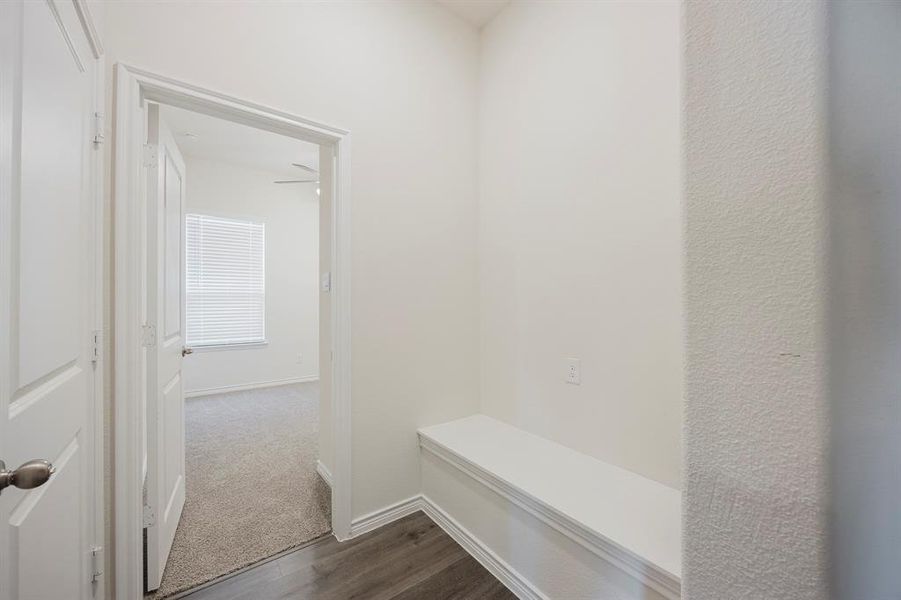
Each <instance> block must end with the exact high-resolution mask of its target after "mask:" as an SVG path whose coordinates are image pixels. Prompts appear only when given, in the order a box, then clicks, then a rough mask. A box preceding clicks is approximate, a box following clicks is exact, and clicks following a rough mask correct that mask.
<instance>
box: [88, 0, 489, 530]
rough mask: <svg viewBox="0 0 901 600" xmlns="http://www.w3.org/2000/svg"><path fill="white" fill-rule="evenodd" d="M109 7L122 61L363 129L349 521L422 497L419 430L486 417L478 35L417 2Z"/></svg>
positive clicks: (356, 176)
mask: <svg viewBox="0 0 901 600" xmlns="http://www.w3.org/2000/svg"><path fill="white" fill-rule="evenodd" d="M103 10H104V11H105V13H106V14H105V15H104V29H105V31H104V43H105V48H106V53H107V63H108V65H109V66H110V67H112V65H115V64H116V63H117V62H119V61H122V62H124V63H127V64H130V65H133V66H135V67H139V68H142V69H146V70H149V71H152V72H155V73H159V74H163V75H165V76H168V77H172V78H175V79H178V80H181V81H187V82H190V83H193V84H196V85H199V86H203V87H205V88H209V89H212V90H216V91H220V92H224V93H227V94H231V95H234V96H238V97H241V98H243V99H247V100H250V101H253V102H257V103H260V104H264V105H268V106H272V107H276V108H278V109H281V110H285V111H288V112H291V113H295V114H298V115H303V116H306V117H309V118H313V119H316V120H318V121H322V122H325V123H329V124H332V125H335V126H337V127H341V128H344V129H347V130H350V131H351V133H352V138H353V142H352V144H353V147H352V156H351V163H352V164H351V178H352V190H351V194H352V203H353V225H352V238H353V239H352V246H353V250H352V252H353V254H352V257H351V263H352V279H353V282H352V305H353V306H352V315H351V329H352V337H353V347H352V349H351V353H352V370H353V381H352V402H353V413H352V420H353V422H352V431H353V452H352V453H353V483H352V503H353V505H352V511H353V515H354V517H359V516H361V515H365V514H366V513H369V512H370V511H373V510H376V509H379V508H382V507H384V506H387V505H389V504H392V503H394V502H397V501H399V500H402V499H405V498H409V497H410V496H413V495H414V494H417V493H419V490H420V481H419V456H418V442H417V437H416V429H417V428H418V427H420V426H422V425H428V424H434V423H439V422H442V421H447V420H451V419H454V418H459V417H462V416H466V415H469V414H472V413H474V412H477V411H478V394H479V386H478V376H477V373H478V334H477V331H478V308H477V307H478V302H477V270H476V252H477V243H476V229H477V227H476V191H477V190H476V161H475V159H474V157H475V155H476V153H477V145H476V104H477V103H476V88H477V82H478V34H477V32H476V31H475V29H473V28H472V27H470V26H469V25H467V24H466V23H464V22H463V21H462V20H460V19H459V18H457V17H455V16H454V15H453V14H450V13H449V12H448V11H447V10H445V9H444V8H442V7H440V6H437V5H435V4H433V3H431V2H421V1H417V0H396V1H395V0H392V1H373V2H250V1H235V2H219V3H208V2H143V1H138V2H109V3H105V4H104V5H103ZM109 81H110V82H114V77H113V76H112V75H111V76H110V77H109ZM108 87H109V89H110V93H112V88H113V85H110V86H108ZM107 114H108V115H112V114H113V111H112V110H111V107H110V109H108V110H107ZM111 133H112V132H111ZM110 139H112V138H110Z"/></svg>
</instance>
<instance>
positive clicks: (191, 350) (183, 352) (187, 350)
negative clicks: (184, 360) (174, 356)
mask: <svg viewBox="0 0 901 600" xmlns="http://www.w3.org/2000/svg"><path fill="white" fill-rule="evenodd" d="M189 354H194V348H188V347H187V346H185V347H183V348H182V349H181V355H182V356H187V355H189Z"/></svg>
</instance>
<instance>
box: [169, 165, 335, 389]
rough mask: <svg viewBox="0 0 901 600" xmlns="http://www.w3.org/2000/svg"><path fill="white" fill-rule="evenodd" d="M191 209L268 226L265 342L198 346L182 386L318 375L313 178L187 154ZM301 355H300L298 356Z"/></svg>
mask: <svg viewBox="0 0 901 600" xmlns="http://www.w3.org/2000/svg"><path fill="white" fill-rule="evenodd" d="M185 163H186V176H185V183H186V185H187V191H186V201H187V209H188V212H189V213H200V214H206V215H215V216H219V217H231V218H239V219H247V220H251V221H255V222H258V223H264V224H265V226H266V316H265V318H266V341H267V343H266V345H264V346H255V347H251V348H242V349H236V348H227V349H203V348H197V349H195V352H194V354H192V355H190V356H189V357H187V358H186V359H185V362H184V377H185V392H186V393H188V394H191V393H192V392H197V391H204V390H211V389H216V388H223V387H236V386H244V385H251V384H256V383H271V382H279V381H291V380H297V379H304V380H313V379H315V378H317V377H318V376H319V201H318V198H317V197H316V186H315V185H314V184H300V185H276V184H274V183H272V182H273V181H275V180H277V179H283V178H284V176H283V175H279V174H277V173H267V172H265V171H259V170H253V169H248V168H246V167H242V166H238V165H233V164H228V163H224V162H218V161H212V160H208V159H203V158H198V157H193V156H185ZM299 357H300V358H299Z"/></svg>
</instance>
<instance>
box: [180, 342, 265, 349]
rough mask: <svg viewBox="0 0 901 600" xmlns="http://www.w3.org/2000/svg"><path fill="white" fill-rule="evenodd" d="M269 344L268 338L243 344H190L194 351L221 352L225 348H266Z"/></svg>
mask: <svg viewBox="0 0 901 600" xmlns="http://www.w3.org/2000/svg"><path fill="white" fill-rule="evenodd" d="M268 345H269V342H268V341H267V340H263V341H261V342H246V343H242V344H210V345H208V346H188V347H189V348H191V349H192V350H193V351H194V352H221V351H223V350H253V349H255V348H265V347H266V346H268Z"/></svg>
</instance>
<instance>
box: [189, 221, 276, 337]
mask: <svg viewBox="0 0 901 600" xmlns="http://www.w3.org/2000/svg"><path fill="white" fill-rule="evenodd" d="M185 221H186V223H185V255H186V257H187V259H186V260H187V265H186V270H187V282H186V289H185V295H186V304H187V315H186V319H187V338H188V339H187V341H188V345H189V346H220V345H231V344H251V343H254V342H262V341H265V337H266V330H265V312H266V277H265V269H264V265H265V247H266V241H265V227H264V225H263V223H254V222H251V221H242V220H238V219H225V218H221V217H211V216H208V215H195V214H189V215H187V216H186V217H185Z"/></svg>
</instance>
